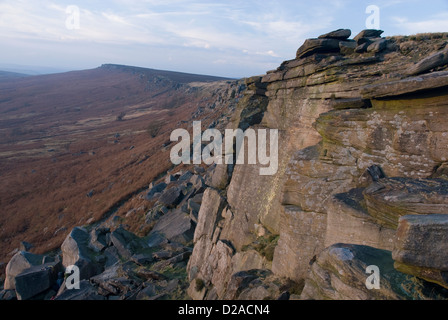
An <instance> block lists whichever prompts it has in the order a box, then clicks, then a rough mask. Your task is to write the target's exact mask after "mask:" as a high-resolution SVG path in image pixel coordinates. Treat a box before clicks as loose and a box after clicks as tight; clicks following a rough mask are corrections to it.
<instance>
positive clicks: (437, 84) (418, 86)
mask: <svg viewBox="0 0 448 320" xmlns="http://www.w3.org/2000/svg"><path fill="white" fill-rule="evenodd" d="M447 86H448V72H447V71H440V72H433V73H430V74H425V75H421V76H418V77H411V78H406V79H403V80H396V81H391V82H386V83H381V84H374V85H368V86H365V87H364V88H363V89H362V90H361V94H362V96H363V98H364V99H371V98H375V99H378V98H387V97H396V96H400V95H406V94H411V93H416V92H420V91H425V90H434V89H438V88H442V87H447Z"/></svg>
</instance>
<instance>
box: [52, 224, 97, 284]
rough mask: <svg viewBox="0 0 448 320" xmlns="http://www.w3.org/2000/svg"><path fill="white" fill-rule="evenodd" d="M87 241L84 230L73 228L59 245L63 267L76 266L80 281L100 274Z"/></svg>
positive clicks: (87, 236)
mask: <svg viewBox="0 0 448 320" xmlns="http://www.w3.org/2000/svg"><path fill="white" fill-rule="evenodd" d="M89 239H90V237H89V234H88V232H87V231H86V230H85V229H84V228H80V227H75V228H73V230H72V231H71V232H70V234H69V235H68V236H67V238H65V240H64V242H63V243H62V245H61V251H62V264H63V265H64V267H68V266H71V265H76V266H78V268H79V272H80V277H81V279H88V278H90V277H92V276H94V275H96V274H98V273H99V272H101V267H100V266H99V265H98V264H97V263H96V262H95V261H94V256H95V253H94V251H93V250H91V249H90V248H89V247H88V245H89Z"/></svg>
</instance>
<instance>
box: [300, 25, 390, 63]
mask: <svg viewBox="0 0 448 320" xmlns="http://www.w3.org/2000/svg"><path fill="white" fill-rule="evenodd" d="M383 32H384V31H382V30H374V29H366V30H363V31H361V32H360V33H359V34H358V35H357V36H355V37H354V38H353V39H349V38H350V35H351V30H349V29H338V30H335V31H332V32H329V33H326V34H323V35H321V36H319V37H318V38H317V39H307V40H306V41H305V43H304V44H303V45H302V46H301V47H300V48H299V49H298V50H297V54H296V58H297V59H301V58H305V57H308V56H311V55H313V54H325V53H341V54H343V55H348V54H352V53H355V52H356V53H364V52H372V53H379V52H381V51H384V50H385V49H386V48H387V46H388V43H389V42H388V40H387V39H385V38H381V37H380V36H381V34H382V33H383Z"/></svg>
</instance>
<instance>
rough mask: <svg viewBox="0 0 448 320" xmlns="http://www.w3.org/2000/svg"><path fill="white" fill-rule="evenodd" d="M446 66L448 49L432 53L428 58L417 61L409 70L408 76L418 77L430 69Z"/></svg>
mask: <svg viewBox="0 0 448 320" xmlns="http://www.w3.org/2000/svg"><path fill="white" fill-rule="evenodd" d="M447 64H448V47H447V48H445V49H444V50H442V51H439V52H436V53H433V54H432V55H430V56H429V57H426V58H424V59H423V60H421V61H419V62H418V63H417V64H416V65H414V66H412V68H411V69H410V70H409V72H408V74H409V75H418V74H422V73H425V72H428V71H430V70H431V69H434V68H437V67H441V66H444V65H447Z"/></svg>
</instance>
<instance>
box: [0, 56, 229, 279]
mask: <svg viewBox="0 0 448 320" xmlns="http://www.w3.org/2000/svg"><path fill="white" fill-rule="evenodd" d="M2 74H3V75H4V77H6V76H9V79H7V78H4V81H0V178H1V180H2V183H1V184H0V265H1V262H6V261H7V260H8V258H7V254H8V253H9V252H11V251H13V250H14V249H15V248H17V247H18V246H19V244H20V241H28V242H30V243H32V244H33V245H35V248H34V249H33V250H35V252H45V251H48V250H50V249H52V248H56V247H58V246H60V244H61V242H62V241H63V239H64V238H65V236H66V235H67V232H69V231H70V230H71V229H72V228H73V227H74V226H77V225H84V224H86V223H89V222H91V221H95V220H97V219H100V218H101V217H103V215H104V214H106V213H110V212H114V210H116V208H117V204H120V203H122V201H123V200H124V199H127V197H129V195H130V194H133V193H134V192H136V191H138V190H140V189H141V188H142V187H146V186H148V184H149V183H150V182H151V181H152V180H153V179H154V178H155V177H157V176H158V175H159V174H160V173H162V172H165V171H166V170H168V169H169V168H170V167H171V166H172V164H171V162H170V161H169V151H167V150H166V148H165V146H166V145H167V144H169V142H170V138H169V137H170V133H171V131H172V130H173V129H174V128H179V127H187V126H188V123H191V122H192V121H193V120H192V119H193V117H194V119H195V120H202V121H203V124H204V125H206V126H208V125H210V124H211V123H212V122H214V121H215V120H216V119H218V118H219V117H220V116H221V115H222V114H223V113H224V112H223V108H228V106H229V105H228V103H226V104H224V103H223V101H228V98H227V97H228V96H231V93H233V94H232V96H235V92H231V90H234V89H229V88H230V86H234V87H235V85H234V81H228V80H229V79H226V78H219V77H212V76H206V75H205V76H203V75H195V74H186V73H180V72H170V71H162V70H153V69H146V68H138V67H130V66H120V65H111V64H106V65H102V66H101V67H98V68H95V69H90V70H81V71H71V72H65V73H57V74H47V75H35V76H25V75H23V76H21V75H18V74H13V73H2ZM218 80H226V81H218ZM192 82H195V84H194V86H193V85H189V83H192ZM198 82H201V83H203V84H201V83H198ZM234 87H233V88H234ZM221 93H222V94H225V95H226V96H222V94H221ZM136 225H139V224H138V223H136ZM0 273H1V271H0Z"/></svg>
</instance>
